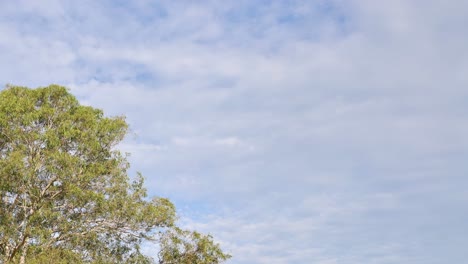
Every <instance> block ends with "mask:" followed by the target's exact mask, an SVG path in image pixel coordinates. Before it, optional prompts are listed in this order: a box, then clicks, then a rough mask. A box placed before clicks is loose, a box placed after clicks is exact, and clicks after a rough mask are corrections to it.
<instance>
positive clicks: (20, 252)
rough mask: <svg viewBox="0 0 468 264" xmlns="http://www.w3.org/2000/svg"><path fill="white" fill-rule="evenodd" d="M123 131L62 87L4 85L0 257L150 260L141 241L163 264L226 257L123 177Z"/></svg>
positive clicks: (0, 95) (121, 123)
mask: <svg viewBox="0 0 468 264" xmlns="http://www.w3.org/2000/svg"><path fill="white" fill-rule="evenodd" d="M127 129H128V125H127V123H126V122H125V118H124V117H120V116H119V117H106V116H104V113H103V111H102V110H99V109H96V108H93V107H90V106H83V105H80V103H79V102H78V100H77V99H76V98H75V97H74V96H73V95H72V94H70V93H69V91H68V90H67V89H66V88H65V87H61V86H57V85H51V86H48V87H42V88H37V89H29V88H26V87H17V86H8V87H6V88H5V89H4V90H2V91H1V92H0V203H1V204H0V256H1V257H0V258H1V259H0V263H5V264H6V263H154V261H155V260H153V259H152V258H151V257H149V256H145V255H143V254H142V253H141V250H140V246H141V243H142V242H143V241H145V240H150V241H156V242H158V243H159V244H158V246H157V248H158V251H159V254H158V256H159V259H158V260H157V261H158V263H160V264H165V263H167V264H169V263H221V262H224V261H225V260H227V259H228V258H230V256H229V255H228V254H226V253H224V252H223V251H222V250H221V249H220V247H219V245H218V244H216V243H215V242H214V241H213V239H212V237H211V236H206V235H201V234H199V233H197V232H191V231H185V230H181V229H180V228H178V227H177V226H176V218H177V216H176V211H175V207H174V205H173V204H172V203H171V202H170V201H169V200H168V199H165V198H161V197H155V198H152V199H149V198H148V196H147V192H146V189H145V187H144V178H143V177H142V176H141V175H139V174H138V175H136V176H135V177H133V178H134V179H131V178H130V177H129V175H128V173H127V171H128V168H129V163H128V162H127V160H126V156H125V155H124V154H122V153H121V152H120V151H119V150H117V149H116V148H115V146H116V144H118V143H119V142H120V141H121V140H123V138H124V136H125V134H126V133H127ZM155 255H156V254H155Z"/></svg>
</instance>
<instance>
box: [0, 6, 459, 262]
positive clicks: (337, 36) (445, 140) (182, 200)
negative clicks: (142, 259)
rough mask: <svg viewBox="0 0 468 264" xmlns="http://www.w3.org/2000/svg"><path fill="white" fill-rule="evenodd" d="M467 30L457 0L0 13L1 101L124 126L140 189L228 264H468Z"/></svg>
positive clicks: (0, 9) (9, 9) (125, 147)
mask: <svg viewBox="0 0 468 264" xmlns="http://www.w3.org/2000/svg"><path fill="white" fill-rule="evenodd" d="M466 25H468V2H467V1H462V0H460V1H459V0H452V1H437V0H424V1H423V0H407V1H404V0H392V1H374V0H315V1H314V0H310V1H307V0H303V1H296V0H284V1H282V0H278V1H265V0H236V1H234V0H225V1H214V0H213V1H184V0H172V1H165V0H161V1H151V0H135V1H123V0H115V1H111V0H101V1H91V0H83V1H71V0H69V1H58V0H57V1H56V0H43V1H34V0H30V1H26V0H18V1H6V0H4V1H0V85H1V86H2V87H4V86H5V85H6V84H14V85H22V86H28V87H31V88H34V87H39V86H47V85H49V84H52V83H54V84H60V85H63V86H66V87H68V88H70V91H71V92H72V93H73V94H74V95H75V96H77V98H78V99H79V100H80V102H81V103H82V104H85V105H92V106H94V107H97V108H101V109H103V110H104V112H105V113H106V114H107V115H109V116H116V115H125V116H126V117H127V121H128V123H129V124H130V127H131V132H130V133H129V135H128V136H127V138H126V139H125V140H124V142H122V144H120V145H119V148H120V149H121V150H122V151H124V152H129V153H131V156H130V157H129V161H130V163H131V165H132V167H131V170H130V172H131V173H132V174H134V173H135V172H137V171H139V172H141V173H142V174H143V175H144V176H145V177H146V185H147V188H148V191H149V194H150V195H152V196H163V197H168V198H170V199H171V200H172V201H173V202H174V203H175V205H176V207H177V208H178V212H179V215H180V220H179V221H180V222H179V223H180V224H181V225H182V226H183V227H185V228H190V229H196V230H199V231H202V232H205V233H209V234H212V235H213V236H214V238H215V240H216V241H217V242H218V243H220V244H221V246H222V248H223V249H225V250H226V251H227V252H229V253H231V254H232V255H233V258H232V259H231V260H230V261H228V262H227V263H229V264H249V263H271V264H281V263H292V264H296V263H297V264H309V263H316V264H341V263H346V264H358V263H359V264H360V263H368V264H386V263H389V264H390V263H410V264H413V263H414V264H435V263H464V262H466V259H467V257H468V253H467V251H466V247H467V245H468V206H467V203H468V192H467V191H466V189H467V187H468V177H467V173H468V165H467V164H468V163H467V159H468V136H467V135H468V122H467V121H468V50H467V47H468V29H467V26H466ZM2 89H3V88H2ZM152 248H153V247H152V246H150V245H146V247H145V250H146V251H147V252H148V254H153V255H154V254H155V253H154V250H153V249H154V248H153V249H152Z"/></svg>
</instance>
